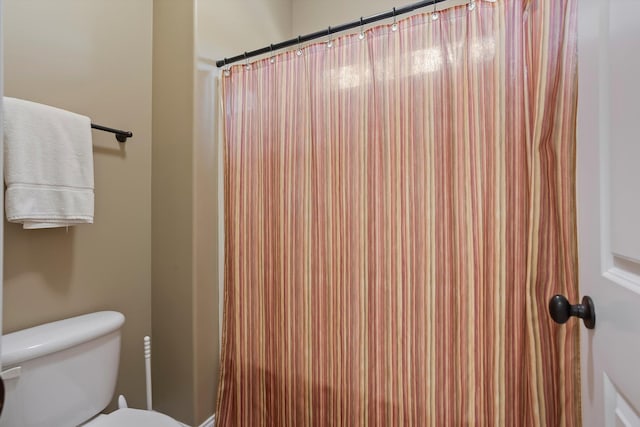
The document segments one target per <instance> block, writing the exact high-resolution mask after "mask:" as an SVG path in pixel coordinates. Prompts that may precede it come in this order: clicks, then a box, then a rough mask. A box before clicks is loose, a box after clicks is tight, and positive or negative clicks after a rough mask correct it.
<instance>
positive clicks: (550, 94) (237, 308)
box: [217, 0, 581, 427]
mask: <svg viewBox="0 0 640 427" xmlns="http://www.w3.org/2000/svg"><path fill="white" fill-rule="evenodd" d="M575 20H576V13H575V0H530V1H525V0H498V1H495V2H487V1H476V2H474V3H470V4H469V5H465V6H460V7H456V8H452V9H449V10H443V11H439V12H436V13H435V14H434V13H432V11H431V10H427V13H424V14H420V15H415V16H412V17H410V18H407V19H404V20H402V21H398V22H397V23H395V24H393V23H388V24H385V25H381V26H377V27H375V28H365V29H363V30H364V31H362V32H356V34H353V35H347V36H343V37H340V38H335V39H329V38H327V40H323V41H321V42H320V43H316V44H314V45H311V46H301V47H299V49H296V50H293V51H291V52H287V53H284V54H280V55H277V56H273V57H270V58H265V59H263V60H260V61H258V62H254V63H247V64H241V65H237V66H234V67H232V68H231V69H230V70H227V71H225V72H224V73H223V76H222V87H223V90H222V96H223V102H224V126H225V129H224V131H225V132H224V133H225V144H224V151H225V155H224V177H225V184H224V188H225V199H224V200H225V201H224V206H225V283H224V287H225V288H224V289H225V291H224V293H225V295H224V325H223V343H222V359H221V379H220V386H219V394H218V402H217V425H218V426H223V427H226V426H248V427H258V426H269V427H271V426H293V427H300V426H331V427H333V426H349V427H351V426H421V427H422V426H438V427H439V426H464V425H473V426H476V425H477V426H514V427H528V426H553V427H557V426H578V425H580V424H581V419H580V377H579V360H578V357H579V354H578V323H577V322H569V323H568V324H566V325H563V326H559V325H556V324H554V323H553V322H552V321H551V320H550V318H549V316H548V314H547V302H548V300H549V298H550V297H551V296H552V295H554V294H555V293H563V294H565V295H567V296H568V298H569V299H570V300H574V301H575V300H577V299H578V288H577V265H576V263H577V261H576V259H577V258H576V256H577V249H576V223H575V193H574V169H575V120H576V94H577V84H576V81H577V70H576V22H575Z"/></svg>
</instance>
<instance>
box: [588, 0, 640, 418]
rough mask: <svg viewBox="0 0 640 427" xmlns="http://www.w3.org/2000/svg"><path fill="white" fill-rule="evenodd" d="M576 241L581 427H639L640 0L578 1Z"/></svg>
mask: <svg viewBox="0 0 640 427" xmlns="http://www.w3.org/2000/svg"><path fill="white" fill-rule="evenodd" d="M578 10H579V13H578V55H579V69H580V80H579V107H578V145H577V146H578V170H577V178H578V188H577V190H578V243H579V257H580V259H579V264H580V289H581V293H582V294H585V295H590V296H591V297H592V298H593V300H594V302H595V307H596V314H597V323H596V328H595V330H593V331H588V330H586V329H582V335H581V359H582V406H583V420H584V425H585V426H593V427H596V426H597V427H600V426H606V427H613V426H638V427H640V416H639V414H640V367H638V363H639V361H640V136H639V135H640V58H639V57H638V54H637V52H640V26H639V25H638V24H637V19H638V16H640V0H580V1H579V2H578Z"/></svg>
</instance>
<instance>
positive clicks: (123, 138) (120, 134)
mask: <svg viewBox="0 0 640 427" xmlns="http://www.w3.org/2000/svg"><path fill="white" fill-rule="evenodd" d="M91 128H92V129H97V130H101V131H104V132H111V133H115V134H116V139H117V140H118V142H127V138H131V137H132V136H133V133H132V132H130V131H126V130H120V129H114V128H108V127H106V126H102V125H96V124H93V123H91Z"/></svg>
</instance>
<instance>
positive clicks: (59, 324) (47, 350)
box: [2, 311, 124, 367]
mask: <svg viewBox="0 0 640 427" xmlns="http://www.w3.org/2000/svg"><path fill="white" fill-rule="evenodd" d="M123 323H124V315H123V314H122V313H118V312H117V311H99V312H96V313H90V314H85V315H83V316H77V317H71V318H69V319H64V320H58V321H56V322H51V323H45V324H44V325H39V326H34V327H33V328H28V329H23V330H21V331H16V332H13V333H10V334H7V335H3V337H2V366H3V367H9V366H12V365H16V364H18V363H23V362H26V361H27V360H31V359H35V358H37V357H41V356H44V355H46V354H51V353H55V352H58V351H62V350H66V349H68V348H71V347H74V346H76V345H78V344H82V343H83V342H87V341H90V340H93V339H96V338H98V337H101V336H103V335H107V334H109V333H111V332H113V331H116V330H118V329H120V327H122V325H123Z"/></svg>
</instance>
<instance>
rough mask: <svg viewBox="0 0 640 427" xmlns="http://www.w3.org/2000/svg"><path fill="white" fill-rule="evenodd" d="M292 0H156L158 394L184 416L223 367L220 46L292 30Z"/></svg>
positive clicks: (203, 403) (166, 407) (252, 43)
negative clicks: (218, 119)
mask: <svg viewBox="0 0 640 427" xmlns="http://www.w3.org/2000/svg"><path fill="white" fill-rule="evenodd" d="M290 13H291V5H290V0H252V1H247V0H244V1H229V0H227V1H222V0H197V1H196V0H192V1H184V2H176V1H175V0H156V1H155V2H154V76H153V133H154V147H153V173H152V176H153V227H152V247H153V251H152V252H153V260H152V276H153V292H152V310H153V319H152V322H153V340H154V350H155V354H156V355H155V356H154V364H153V370H154V375H153V377H154V403H155V407H156V409H158V410H160V411H163V412H166V413H168V414H170V415H172V416H173V417H175V418H177V419H179V420H180V421H182V422H185V423H187V424H190V425H198V424H200V423H202V422H203V421H204V420H206V419H207V418H208V417H209V416H210V415H211V414H213V412H214V410H215V398H216V393H217V385H218V368H219V352H220V348H219V315H220V311H219V294H218V286H219V275H220V265H221V263H220V262H219V261H220V260H219V257H220V255H221V252H220V249H221V243H222V242H221V235H220V234H219V230H218V222H219V221H220V219H221V217H220V216H219V212H218V197H219V193H218V185H219V183H220V180H219V176H220V175H219V173H220V168H219V167H218V162H219V160H220V159H219V157H218V145H217V132H218V126H217V121H216V120H215V119H216V117H217V107H218V99H217V92H216V87H217V81H216V76H217V74H218V70H217V69H216V68H215V66H213V65H212V63H213V61H214V60H215V59H218V58H219V57H221V56H223V55H224V56H229V55H233V54H236V53H237V52H238V50H240V49H242V50H248V49H252V48H256V47H261V46H262V44H263V43H264V42H265V40H272V41H273V42H275V41H278V40H280V39H282V38H285V37H289V35H290V21H291V15H290Z"/></svg>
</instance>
